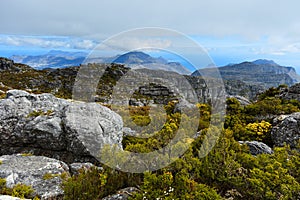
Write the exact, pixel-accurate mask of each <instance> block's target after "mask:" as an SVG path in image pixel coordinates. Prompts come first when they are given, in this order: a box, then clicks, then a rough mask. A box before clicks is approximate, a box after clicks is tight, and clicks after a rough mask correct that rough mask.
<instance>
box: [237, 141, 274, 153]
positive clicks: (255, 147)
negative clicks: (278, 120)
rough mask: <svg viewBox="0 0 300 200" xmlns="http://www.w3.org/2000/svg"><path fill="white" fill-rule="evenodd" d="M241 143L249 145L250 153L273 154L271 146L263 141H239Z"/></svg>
mask: <svg viewBox="0 0 300 200" xmlns="http://www.w3.org/2000/svg"><path fill="white" fill-rule="evenodd" d="M239 143H240V144H246V145H247V146H248V147H249V150H250V153H251V154H252V155H254V156H256V155H258V154H272V153H273V150H272V149H271V147H269V146H268V145H266V144H265V143H262V142H257V141H239Z"/></svg>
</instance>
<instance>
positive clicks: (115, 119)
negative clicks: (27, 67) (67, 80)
mask: <svg viewBox="0 0 300 200" xmlns="http://www.w3.org/2000/svg"><path fill="white" fill-rule="evenodd" d="M122 128H123V123H122V119H121V117H120V116H119V115H118V114H116V113H114V112H113V111H111V110H110V109H108V108H106V107H104V106H101V105H99V104H97V103H83V102H71V101H68V100H64V99H59V98H56V97H54V96H53V95H51V94H38V95H35V94H29V93H27V92H25V91H21V90H10V91H8V92H7V97H6V98H5V99H2V100H0V146H1V149H0V155H7V154H14V153H20V152H31V153H33V154H34V155H44V156H47V157H52V158H56V159H59V160H62V161H65V162H67V163H73V162H92V163H95V162H97V160H96V159H95V158H94V157H93V156H92V155H91V151H93V152H95V151H97V150H98V149H100V148H101V147H102V146H103V145H104V144H109V145H117V146H119V147H120V148H121V141H122Z"/></svg>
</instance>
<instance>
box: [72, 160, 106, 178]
mask: <svg viewBox="0 0 300 200" xmlns="http://www.w3.org/2000/svg"><path fill="white" fill-rule="evenodd" d="M69 168H70V172H71V174H72V175H78V174H79V173H80V171H81V170H84V171H88V170H90V169H91V168H98V169H99V170H102V169H103V168H102V167H97V166H96V165H94V164H92V163H72V164H70V165H69Z"/></svg>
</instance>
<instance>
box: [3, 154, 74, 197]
mask: <svg viewBox="0 0 300 200" xmlns="http://www.w3.org/2000/svg"><path fill="white" fill-rule="evenodd" d="M0 160H1V161H2V164H1V167H0V177H1V178H5V179H6V187H8V188H12V187H13V186H14V185H16V184H18V183H21V184H25V185H28V186H31V187H32V188H33V189H34V191H35V192H34V194H33V195H34V196H35V195H37V196H39V197H41V199H45V200H46V199H62V196H63V190H62V189H61V187H60V185H61V183H62V178H61V175H62V174H64V175H66V176H69V167H68V165H67V164H65V163H64V162H62V161H58V160H55V159H52V158H47V157H43V156H28V155H27V156H24V155H21V154H18V155H4V156H1V157H0Z"/></svg>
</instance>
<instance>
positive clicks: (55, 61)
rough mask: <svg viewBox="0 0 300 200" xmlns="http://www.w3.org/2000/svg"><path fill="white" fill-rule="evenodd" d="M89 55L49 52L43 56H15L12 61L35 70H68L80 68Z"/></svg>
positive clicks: (83, 53)
mask: <svg viewBox="0 0 300 200" xmlns="http://www.w3.org/2000/svg"><path fill="white" fill-rule="evenodd" d="M87 55H88V54H87V53H85V52H66V51H56V50H53V51H49V52H48V53H46V54H43V55H37V56H30V55H29V56H27V55H14V56H12V57H10V59H12V60H14V61H15V62H16V63H23V64H26V65H29V66H31V67H33V68H35V69H45V68H66V67H70V66H79V65H80V64H82V63H83V61H84V60H85V58H86V56H87Z"/></svg>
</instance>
